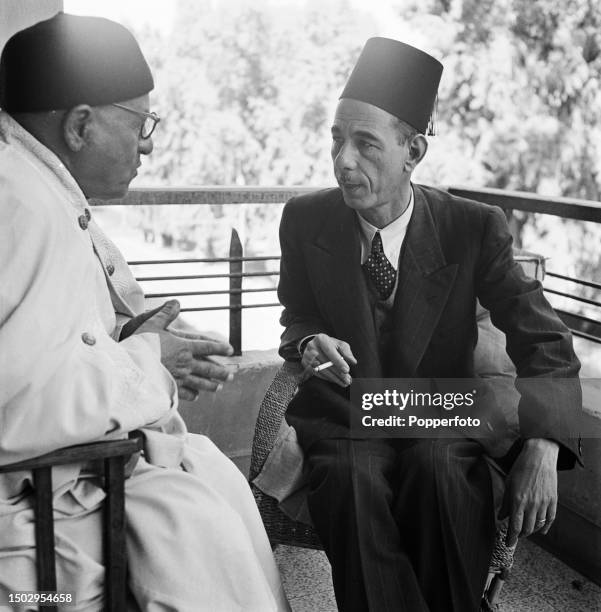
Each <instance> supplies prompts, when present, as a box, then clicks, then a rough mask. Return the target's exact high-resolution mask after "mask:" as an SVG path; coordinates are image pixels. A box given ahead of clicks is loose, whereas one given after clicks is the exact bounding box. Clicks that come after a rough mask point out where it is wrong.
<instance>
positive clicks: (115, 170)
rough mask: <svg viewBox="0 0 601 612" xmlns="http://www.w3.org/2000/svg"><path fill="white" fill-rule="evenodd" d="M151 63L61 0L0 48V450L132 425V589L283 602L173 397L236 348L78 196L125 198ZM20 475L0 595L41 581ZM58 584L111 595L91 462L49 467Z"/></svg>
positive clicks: (186, 597)
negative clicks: (143, 282)
mask: <svg viewBox="0 0 601 612" xmlns="http://www.w3.org/2000/svg"><path fill="white" fill-rule="evenodd" d="M153 87H154V84H153V79H152V76H151V73H150V70H149V67H148V65H147V63H146V61H145V59H144V57H143V55H142V53H141V51H140V48H139V47H138V44H137V43H136V41H135V39H134V38H133V36H132V35H131V33H130V32H129V31H128V30H126V29H125V28H124V27H122V26H121V25H119V24H117V23H114V22H112V21H109V20H106V19H100V18H95V17H77V16H72V15H67V14H64V13H59V14H57V15H56V16H54V17H53V18H51V19H49V20H46V21H42V22H40V23H38V24H36V25H34V26H32V27H30V28H27V29H25V30H23V31H21V32H19V33H17V34H15V35H14V36H13V37H12V38H11V39H10V40H9V41H8V43H7V44H6V46H5V48H4V50H3V53H2V58H1V60H0V106H1V107H2V111H1V112H0V198H1V206H0V464H9V463H13V462H16V461H20V460H24V459H28V458H31V457H34V456H37V455H41V454H44V453H47V452H50V451H53V450H56V449H58V448H61V447H65V446H69V445H72V444H78V443H84V442H90V441H94V440H99V439H102V438H105V437H107V436H108V437H110V438H122V437H126V436H127V434H128V432H130V431H132V430H135V429H141V430H142V431H143V433H144V438H145V447H144V452H143V455H142V457H141V458H140V459H139V461H138V462H137V464H136V466H135V468H133V473H131V475H130V476H129V478H128V479H127V481H126V502H125V508H126V524H127V527H126V543H127V553H128V567H129V588H130V592H131V594H132V595H133V597H134V598H135V600H136V602H137V605H138V606H139V608H141V609H142V610H178V611H180V612H181V611H189V612H192V611H197V610H210V611H214V610H224V611H225V610H228V611H229V610H234V609H236V610H253V611H256V612H263V611H265V610H286V609H288V605H287V603H286V601H285V597H284V595H283V591H282V587H281V584H280V580H279V575H278V570H277V567H276V565H275V563H274V559H273V555H272V552H271V549H270V546H269V542H268V540H267V537H266V534H265V531H264V529H263V525H262V523H261V519H260V516H259V514H258V512H257V509H256V505H255V503H254V499H253V497H252V495H251V494H250V491H249V488H248V485H247V483H246V481H245V479H244V477H243V476H242V474H241V473H240V472H239V471H238V470H237V469H236V467H235V466H234V465H233V464H232V463H231V462H230V461H229V460H228V459H227V458H226V457H225V456H224V455H222V454H221V453H220V452H219V451H218V450H217V448H216V447H215V446H214V445H213V444H212V442H211V441H210V440H209V439H208V438H206V437H204V436H196V435H190V434H188V433H187V432H186V428H185V425H184V423H183V421H182V419H181V417H180V416H179V414H178V412H177V404H178V391H179V395H180V397H184V398H188V399H191V398H193V397H195V396H196V395H197V393H198V390H200V389H207V388H208V389H210V388H215V387H216V386H217V385H218V384H220V383H221V382H222V381H224V380H225V379H227V378H228V372H227V371H226V370H225V369H224V368H222V367H220V366H216V365H215V364H212V363H209V362H208V361H206V360H205V359H204V358H205V357H207V356H209V355H211V354H220V355H227V354H230V353H231V347H230V346H229V345H227V344H224V343H219V342H211V341H208V340H206V339H204V340H203V339H201V338H194V337H189V336H188V337H184V336H178V335H177V334H176V333H175V332H171V331H169V330H168V329H167V326H168V325H169V323H170V322H171V321H173V319H174V318H175V317H176V316H177V314H178V310H179V305H178V304H177V302H175V301H171V302H168V303H166V304H165V305H164V306H163V307H162V308H160V309H157V310H156V311H153V312H152V313H148V314H143V308H144V306H143V297H142V293H141V290H140V288H139V287H138V286H137V284H136V283H135V281H134V279H133V277H132V275H131V272H130V271H129V270H128V268H127V265H126V263H125V262H124V260H123V258H122V257H121V255H120V253H119V252H118V251H117V249H116V247H115V246H114V245H113V244H112V243H111V242H110V241H109V240H108V238H106V237H105V236H104V235H103V234H102V232H101V231H100V229H99V228H98V226H96V224H95V223H94V220H93V218H92V215H91V213H90V209H89V206H88V202H87V199H88V198H101V199H110V198H117V197H122V196H123V195H125V193H126V192H127V189H128V186H129V183H130V182H131V180H132V179H133V178H134V177H135V175H136V169H137V168H138V167H139V165H140V163H141V157H142V156H143V155H148V154H150V153H151V152H152V148H153V144H152V139H151V134H152V131H153V129H154V127H155V126H156V124H157V122H158V120H159V119H158V117H157V116H156V115H155V114H154V113H151V112H150V111H149V95H148V94H149V92H150V91H151V90H152V89H153ZM29 478H30V476H29V475H28V474H27V473H18V474H16V475H5V476H3V477H2V478H1V479H0V606H1V604H2V602H6V601H8V599H7V598H8V594H9V593H10V592H16V591H24V590H25V591H26V590H29V591H31V590H33V589H35V584H36V579H35V550H34V536H33V533H34V528H33V518H32V511H31V498H30V496H29V495H28V494H27V487H28V486H29V485H28V483H29ZM53 489H54V508H55V531H56V554H57V567H58V590H59V591H63V592H65V591H69V592H74V593H75V600H76V602H77V603H76V605H73V606H70V607H69V609H70V610H85V611H87V612H88V611H91V610H101V609H103V581H104V569H103V567H102V564H101V559H102V555H101V541H102V535H101V534H102V527H101V521H100V514H101V502H102V499H103V497H104V493H103V491H102V489H101V488H100V487H99V483H98V479H97V476H96V475H95V474H94V473H93V471H91V470H90V469H89V468H88V469H86V467H85V466H64V467H61V468H56V469H54V470H53Z"/></svg>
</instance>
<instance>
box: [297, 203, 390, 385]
mask: <svg viewBox="0 0 601 612" xmlns="http://www.w3.org/2000/svg"><path fill="white" fill-rule="evenodd" d="M336 197H337V201H336V202H335V203H334V205H333V206H332V207H331V208H330V209H329V212H328V214H327V215H324V218H323V225H322V229H321V231H320V233H319V234H318V235H317V237H316V239H315V240H314V241H313V242H311V243H309V245H308V253H307V254H308V257H309V258H310V260H311V263H310V266H309V269H311V270H313V271H314V274H315V276H316V281H317V283H316V286H317V287H319V288H320V289H321V291H320V293H321V295H319V296H318V301H319V303H320V305H321V307H322V308H323V309H324V310H326V311H327V312H328V314H329V318H330V320H331V321H332V322H333V323H334V327H335V329H336V333H337V334H338V336H339V338H340V339H341V340H345V341H346V342H348V343H349V345H350V347H351V350H352V351H353V354H354V355H355V357H356V358H357V367H356V368H354V370H353V375H354V376H357V377H369V378H378V377H381V376H382V369H381V366H380V358H379V354H378V347H377V342H376V331H375V326H374V320H373V314H372V309H371V306H370V302H369V297H368V289H367V284H366V281H365V277H364V274H363V270H362V269H361V246H360V242H359V234H358V231H359V230H358V227H357V221H356V218H355V212H354V211H353V210H352V209H350V208H348V207H347V206H346V204H345V203H344V200H343V198H342V194H340V192H337V194H336Z"/></svg>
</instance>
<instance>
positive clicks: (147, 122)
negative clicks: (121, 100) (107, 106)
mask: <svg viewBox="0 0 601 612" xmlns="http://www.w3.org/2000/svg"><path fill="white" fill-rule="evenodd" d="M111 106H116V107H117V108H122V109H123V110H126V111H129V112H130V113H135V114H136V115H138V116H140V117H144V123H143V124H142V127H141V128H140V138H142V140H146V139H148V138H150V137H151V136H152V133H153V132H154V129H155V128H156V126H157V123H158V122H159V121H160V120H161V118H160V117H159V116H158V115H157V114H156V113H145V112H144V111H139V110H136V109H135V108H130V107H129V106H123V104H117V103H116V102H113V103H112V104H111Z"/></svg>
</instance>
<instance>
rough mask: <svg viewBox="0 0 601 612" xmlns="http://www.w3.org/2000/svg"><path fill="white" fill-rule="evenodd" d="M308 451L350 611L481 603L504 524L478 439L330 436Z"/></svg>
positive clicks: (341, 602)
mask: <svg viewBox="0 0 601 612" xmlns="http://www.w3.org/2000/svg"><path fill="white" fill-rule="evenodd" d="M305 453H306V461H307V465H308V468H309V488H310V490H309V497H308V503H309V510H310V512H311V517H312V519H313V521H314V523H315V527H316V529H317V532H318V534H319V536H320V538H321V541H322V543H323V545H324V548H325V551H326V554H327V555H328V558H329V560H330V563H331V565H332V574H333V582H334V591H335V594H336V601H337V603H338V607H339V609H340V610H341V611H344V612H349V611H357V612H366V611H371V612H386V611H388V610H390V611H393V610H394V611H395V612H425V611H430V612H449V611H453V612H475V611H477V610H479V606H480V599H481V596H482V591H483V589H484V583H485V580H486V575H487V571H488V564H489V561H490V556H491V554H492V549H493V545H494V537H495V523H494V510H493V498H492V491H491V483H490V474H489V471H488V467H487V465H486V463H485V460H484V458H483V455H482V450H481V447H480V446H479V445H478V444H476V443H474V442H470V441H465V440H460V441H458V440H417V441H408V440H349V439H325V440H319V441H316V442H315V443H313V444H312V445H311V446H310V447H309V448H308V449H306V451H305Z"/></svg>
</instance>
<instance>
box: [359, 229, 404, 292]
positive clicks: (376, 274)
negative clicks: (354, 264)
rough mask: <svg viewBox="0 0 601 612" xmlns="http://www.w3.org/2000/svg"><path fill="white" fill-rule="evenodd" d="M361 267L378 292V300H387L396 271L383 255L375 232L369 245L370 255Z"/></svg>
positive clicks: (378, 236)
mask: <svg viewBox="0 0 601 612" xmlns="http://www.w3.org/2000/svg"><path fill="white" fill-rule="evenodd" d="M363 265H364V266H365V269H366V270H367V274H368V275H369V278H370V279H371V280H372V282H373V284H374V285H375V287H376V289H377V290H378V294H379V296H380V299H381V300H386V299H388V298H389V297H390V294H391V293H392V289H393V287H394V283H395V281H396V271H395V269H394V268H393V267H392V264H391V263H390V262H389V261H388V259H387V258H386V255H384V248H383V247H382V237H381V236H380V232H376V235H375V236H374V239H373V241H372V243H371V253H370V254H369V257H368V258H367V261H366V262H365V263H364V264H363Z"/></svg>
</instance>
